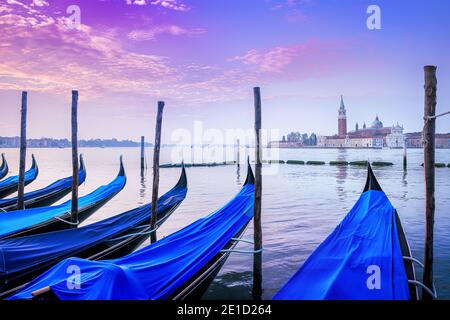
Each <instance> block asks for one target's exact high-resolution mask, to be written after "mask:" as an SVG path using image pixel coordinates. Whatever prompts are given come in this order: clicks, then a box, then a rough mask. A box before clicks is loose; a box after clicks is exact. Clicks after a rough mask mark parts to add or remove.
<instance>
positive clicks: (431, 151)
mask: <svg viewBox="0 0 450 320" xmlns="http://www.w3.org/2000/svg"><path fill="white" fill-rule="evenodd" d="M424 71H425V104H424V122H425V123H424V127H423V153H424V171H425V219H426V225H425V254H424V257H425V262H424V271H423V284H424V285H425V286H427V287H428V288H430V289H433V241H434V234H433V230H434V209H435V200H434V185H435V178H434V170H435V168H434V163H435V133H436V118H434V116H435V115H436V89H437V79H436V67H435V66H425V67H424ZM422 299H424V300H430V299H432V297H431V296H430V294H428V293H427V292H426V291H425V290H422Z"/></svg>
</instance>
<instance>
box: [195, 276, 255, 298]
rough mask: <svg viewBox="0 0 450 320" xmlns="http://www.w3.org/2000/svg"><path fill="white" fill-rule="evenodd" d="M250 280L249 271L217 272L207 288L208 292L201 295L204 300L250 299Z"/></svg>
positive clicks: (251, 278) (251, 277)
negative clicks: (217, 274)
mask: <svg viewBox="0 0 450 320" xmlns="http://www.w3.org/2000/svg"><path fill="white" fill-rule="evenodd" d="M252 280H253V274H252V272H251V271H243V272H233V271H232V272H227V273H224V274H222V275H220V274H219V276H217V277H216V278H215V279H214V281H213V282H212V283H211V285H210V286H209V288H208V292H207V294H206V295H204V296H203V299H206V300H217V299H237V300H250V299H252Z"/></svg>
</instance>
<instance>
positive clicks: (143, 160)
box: [141, 136, 145, 175]
mask: <svg viewBox="0 0 450 320" xmlns="http://www.w3.org/2000/svg"><path fill="white" fill-rule="evenodd" d="M144 170H145V138H144V136H141V175H142V173H143V172H144Z"/></svg>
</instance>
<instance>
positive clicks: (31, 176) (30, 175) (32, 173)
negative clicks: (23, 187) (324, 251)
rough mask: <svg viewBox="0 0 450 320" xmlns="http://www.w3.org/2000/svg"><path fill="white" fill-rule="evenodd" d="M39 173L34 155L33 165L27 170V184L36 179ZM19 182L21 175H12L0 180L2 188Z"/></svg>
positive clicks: (0, 188)
mask: <svg viewBox="0 0 450 320" xmlns="http://www.w3.org/2000/svg"><path fill="white" fill-rule="evenodd" d="M38 174H39V169H38V167H37V164H36V160H35V159H34V156H33V165H32V166H31V168H30V169H29V170H27V171H26V172H25V184H28V183H30V182H32V181H33V180H35V179H36V177H37V176H38ZM18 183H19V176H11V177H8V178H6V179H3V180H2V181H0V190H2V189H4V188H9V187H11V186H14V185H17V184H18Z"/></svg>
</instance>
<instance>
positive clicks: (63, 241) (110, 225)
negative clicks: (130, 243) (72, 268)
mask: <svg viewBox="0 0 450 320" xmlns="http://www.w3.org/2000/svg"><path fill="white" fill-rule="evenodd" d="M186 192H187V188H186V186H185V185H183V186H178V185H177V186H175V187H174V188H172V189H171V190H170V191H168V192H167V193H166V194H164V195H163V196H162V197H160V198H159V199H158V214H161V213H164V212H165V211H166V210H169V209H170V208H171V207H173V206H177V205H179V204H180V203H181V202H182V201H183V200H184V198H185V197H186ZM150 215H151V204H148V205H144V206H141V207H139V208H136V209H133V210H129V211H127V212H124V213H121V214H119V215H116V216H113V217H111V218H108V219H105V220H101V221H98V222H95V223H93V224H90V225H87V226H83V227H80V228H74V229H67V230H61V231H55V232H49V233H42V234H37V235H31V236H26V237H18V238H12V239H6V240H1V241H0V283H1V282H2V280H3V281H7V280H8V278H9V277H15V276H16V275H20V274H21V272H24V270H33V268H34V267H35V266H41V265H43V264H44V265H45V264H47V265H48V264H50V263H54V262H57V261H59V260H61V259H62V258H64V257H70V256H76V254H77V252H80V251H83V250H87V249H88V248H90V247H93V246H95V245H96V244H98V243H101V242H104V241H106V240H108V239H111V238H114V237H115V236H116V235H118V234H121V233H122V232H125V231H128V230H130V229H132V228H134V227H136V226H139V225H142V224H143V223H145V222H146V221H148V223H149V222H150ZM159 218H160V216H158V219H159ZM136 232H139V231H136ZM0 287H1V284H0Z"/></svg>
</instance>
